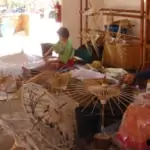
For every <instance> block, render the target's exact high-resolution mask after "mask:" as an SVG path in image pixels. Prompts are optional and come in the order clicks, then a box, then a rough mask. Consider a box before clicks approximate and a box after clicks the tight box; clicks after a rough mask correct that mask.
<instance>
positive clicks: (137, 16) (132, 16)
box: [103, 12, 142, 19]
mask: <svg viewBox="0 0 150 150" xmlns="http://www.w3.org/2000/svg"><path fill="white" fill-rule="evenodd" d="M103 15H111V16H116V17H117V16H118V17H128V18H137V19H140V18H142V16H141V15H132V14H118V13H110V12H109V13H103Z"/></svg>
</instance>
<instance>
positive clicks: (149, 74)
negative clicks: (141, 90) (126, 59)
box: [136, 69, 150, 80]
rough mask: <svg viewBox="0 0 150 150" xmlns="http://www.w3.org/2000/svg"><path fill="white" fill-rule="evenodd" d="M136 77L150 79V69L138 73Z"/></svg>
mask: <svg viewBox="0 0 150 150" xmlns="http://www.w3.org/2000/svg"><path fill="white" fill-rule="evenodd" d="M136 79H144V80H147V79H150V69H149V70H146V71H142V72H139V73H137V74H136Z"/></svg>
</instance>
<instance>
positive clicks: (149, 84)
mask: <svg viewBox="0 0 150 150" xmlns="http://www.w3.org/2000/svg"><path fill="white" fill-rule="evenodd" d="M146 92H150V80H148V81H147V86H146Z"/></svg>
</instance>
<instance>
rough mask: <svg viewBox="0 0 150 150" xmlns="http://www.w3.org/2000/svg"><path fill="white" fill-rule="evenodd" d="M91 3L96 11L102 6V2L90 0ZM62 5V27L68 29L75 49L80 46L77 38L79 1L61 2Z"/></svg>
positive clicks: (64, 0) (100, 0) (78, 32)
mask: <svg viewBox="0 0 150 150" xmlns="http://www.w3.org/2000/svg"><path fill="white" fill-rule="evenodd" d="M83 1H84V0H83ZM91 2H92V6H93V7H94V8H96V9H98V8H101V7H103V6H104V3H103V0H91ZM62 5H63V11H62V20H63V25H64V26H65V27H67V28H68V29H69V31H70V35H71V37H70V38H71V39H72V41H73V46H74V47H75V48H77V47H78V46H79V45H80V38H78V37H79V36H80V14H79V11H80V0H62ZM90 26H92V25H91V24H90ZM83 28H84V27H83Z"/></svg>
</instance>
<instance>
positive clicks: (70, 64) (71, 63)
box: [59, 59, 74, 68]
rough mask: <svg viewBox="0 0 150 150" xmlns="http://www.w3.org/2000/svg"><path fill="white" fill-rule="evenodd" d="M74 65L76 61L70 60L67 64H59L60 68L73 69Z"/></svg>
mask: <svg viewBox="0 0 150 150" xmlns="http://www.w3.org/2000/svg"><path fill="white" fill-rule="evenodd" d="M73 65H74V59H70V60H68V62H67V64H64V63H62V62H60V63H59V68H63V67H72V66H73Z"/></svg>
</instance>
